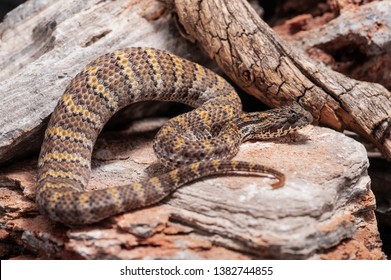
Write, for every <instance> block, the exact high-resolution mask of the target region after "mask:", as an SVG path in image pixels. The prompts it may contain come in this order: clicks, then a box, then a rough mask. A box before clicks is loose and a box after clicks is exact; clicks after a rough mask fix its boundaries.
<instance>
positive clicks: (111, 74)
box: [36, 48, 312, 225]
mask: <svg viewBox="0 0 391 280" xmlns="http://www.w3.org/2000/svg"><path fill="white" fill-rule="evenodd" d="M144 100H163V101H176V102H181V103H185V104H188V105H190V106H192V107H195V108H196V109H194V110H192V111H190V112H188V113H185V114H182V115H180V116H177V117H175V118H173V119H171V120H169V121H168V122H167V123H166V124H165V125H164V126H163V127H162V128H161V129H160V131H159V132H158V134H157V136H156V138H155V141H154V145H153V147H154V151H155V153H156V155H157V157H158V159H159V160H160V161H161V162H162V163H163V164H164V165H166V166H169V167H172V168H174V169H173V170H172V171H170V172H168V173H165V174H163V175H160V176H158V177H152V178H149V179H148V180H145V181H143V182H133V183H130V184H129V185H124V186H115V187H109V188H107V189H101V190H95V191H90V192H87V191H85V190H84V187H85V186H86V185H87V183H88V179H89V175H90V161H91V154H92V150H93V146H94V143H95V140H96V138H97V137H98V134H99V133H100V131H101V129H102V128H103V126H104V125H105V123H106V122H107V121H108V120H109V118H110V117H111V116H112V115H113V114H114V113H115V112H117V111H118V110H120V109H121V108H123V107H125V106H127V105H129V104H131V103H134V102H139V101H144ZM310 122H312V116H311V115H310V114H309V113H308V112H307V111H305V110H304V109H303V108H302V107H301V106H300V105H298V104H297V103H294V104H293V105H292V106H288V107H281V108H278V109H274V110H269V111H266V112H256V113H248V114H244V113H242V106H241V102H240V99H239V97H238V95H237V93H236V92H235V90H234V89H233V87H232V86H231V85H230V84H228V83H227V82H226V81H225V80H224V79H223V78H221V77H220V76H218V75H216V74H215V73H213V72H212V71H210V70H208V69H206V68H203V67H202V66H200V65H198V64H195V63H192V62H190V61H187V60H185V59H182V58H179V57H177V56H175V55H173V54H170V53H168V52H166V51H162V50H155V49H150V48H128V49H123V50H118V51H115V52H113V53H109V54H106V55H103V56H101V57H99V58H97V59H96V60H94V61H93V62H91V63H90V64H88V65H87V66H86V67H85V68H84V69H83V70H82V71H81V72H80V73H79V74H77V75H76V77H75V78H74V79H73V80H72V81H71V83H70V85H69V86H68V87H67V89H66V90H65V93H64V94H63V96H62V98H61V100H60V101H59V103H58V104H57V107H56V108H55V110H54V112H53V114H52V117H51V119H50V122H49V125H48V128H47V130H46V132H45V138H44V142H43V144H42V149H41V153H40V157H39V162H38V168H39V171H38V180H37V186H36V202H37V204H38V208H39V210H40V212H41V213H43V214H44V215H45V216H47V217H48V218H50V219H52V220H54V221H59V222H61V223H64V224H66V225H80V224H89V223H93V222H96V221H99V220H102V219H104V218H107V217H109V216H113V215H115V214H118V213H121V212H126V211H129V210H131V209H134V208H140V207H143V206H147V205H150V204H153V203H156V202H158V201H159V200H161V199H163V198H164V197H166V196H167V195H168V194H170V193H171V192H172V191H174V190H175V189H177V188H178V187H180V186H182V185H184V184H186V183H188V182H191V181H194V180H196V179H198V178H201V177H204V176H208V175H215V174H226V173H233V172H239V173H240V172H241V173H243V172H244V173H246V174H255V175H256V174H265V173H266V174H272V175H273V176H274V177H276V178H277V179H278V180H279V181H278V182H277V183H275V184H273V186H274V187H279V186H282V185H283V184H284V181H285V177H284V175H283V174H282V173H280V172H278V171H276V170H274V169H271V168H268V167H265V166H262V165H258V164H254V163H247V162H240V161H233V160H230V159H231V158H232V157H233V156H235V154H236V153H237V152H238V149H239V145H240V143H241V142H242V141H245V140H249V139H266V138H274V137H278V136H282V135H285V134H287V133H289V132H291V131H293V130H295V129H297V128H300V127H302V126H305V125H307V124H308V123H310Z"/></svg>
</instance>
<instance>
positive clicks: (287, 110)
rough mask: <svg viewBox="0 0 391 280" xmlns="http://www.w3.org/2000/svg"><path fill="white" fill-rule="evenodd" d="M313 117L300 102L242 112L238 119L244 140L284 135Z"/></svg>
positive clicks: (304, 124)
mask: <svg viewBox="0 0 391 280" xmlns="http://www.w3.org/2000/svg"><path fill="white" fill-rule="evenodd" d="M312 121H313V117H312V115H311V113H310V112H308V111H306V110H305V109H304V108H303V107H301V106H300V105H299V103H297V102H294V103H292V104H291V105H289V106H283V107H280V108H276V109H272V110H268V111H264V112H254V113H247V114H242V115H241V116H240V117H239V118H238V119H237V121H236V123H237V125H238V127H239V129H240V131H241V134H242V137H243V140H249V139H260V140H264V139H271V138H277V137H281V136H284V135H286V134H288V133H291V132H293V131H296V130H297V129H299V128H302V127H304V126H306V125H308V124H310V123H312Z"/></svg>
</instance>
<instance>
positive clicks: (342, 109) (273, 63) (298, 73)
mask: <svg viewBox="0 0 391 280" xmlns="http://www.w3.org/2000/svg"><path fill="white" fill-rule="evenodd" d="M162 2H165V3H166V4H167V5H168V7H169V8H171V9H173V10H174V11H175V13H176V14H177V16H178V21H179V23H180V24H179V26H180V28H181V33H182V34H184V36H185V37H186V38H188V39H190V40H192V41H193V42H198V43H199V45H200V46H201V47H202V48H203V49H204V51H205V52H206V53H207V54H208V55H209V57H210V58H212V59H214V60H215V61H216V62H217V64H218V65H219V67H220V68H221V69H222V70H223V71H224V72H225V73H226V74H227V75H228V76H229V77H230V78H231V79H232V80H234V81H235V83H236V84H237V85H239V86H240V87H242V89H244V90H245V91H246V92H248V93H250V94H252V95H254V96H256V97H257V98H259V99H260V100H262V101H263V102H264V103H266V104H268V105H270V106H272V107H276V106H279V105H281V104H283V103H287V102H289V101H290V100H300V101H301V103H302V104H304V106H305V107H307V108H308V109H309V110H310V111H311V113H312V114H313V116H314V117H315V120H316V121H317V122H319V123H322V124H324V125H327V126H329V127H332V128H334V129H337V130H340V131H341V130H344V129H350V130H352V131H355V132H357V133H359V134H361V135H363V136H364V137H365V138H367V139H369V140H370V141H371V142H373V143H374V144H375V145H376V146H377V147H378V148H379V149H380V150H381V151H382V153H383V155H384V156H385V157H386V158H388V159H391V93H390V92H389V91H388V90H386V89H385V88H384V87H383V86H381V85H379V84H374V83H372V84H371V83H367V82H361V81H356V80H352V79H349V78H347V77H346V76H344V75H342V74H340V73H337V72H334V71H332V70H330V69H328V68H327V67H325V66H324V65H321V64H317V63H314V62H313V61H310V60H309V59H308V58H306V57H305V56H304V55H302V54H301V53H300V52H299V51H296V50H292V49H291V48H290V47H289V46H288V45H287V44H286V43H285V42H283V41H282V40H281V39H280V38H279V37H278V36H276V34H275V33H274V32H273V30H271V29H270V27H269V26H268V25H267V24H266V23H265V22H263V21H262V20H261V19H260V18H259V16H258V15H257V14H256V12H255V11H254V10H253V9H252V8H251V6H250V5H249V4H248V3H247V1H245V0H238V1H227V0H203V1H191V0H183V1H182V0H180V1H179V0H178V1H175V0H162Z"/></svg>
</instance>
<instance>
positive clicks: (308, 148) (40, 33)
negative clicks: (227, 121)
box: [0, 0, 385, 259]
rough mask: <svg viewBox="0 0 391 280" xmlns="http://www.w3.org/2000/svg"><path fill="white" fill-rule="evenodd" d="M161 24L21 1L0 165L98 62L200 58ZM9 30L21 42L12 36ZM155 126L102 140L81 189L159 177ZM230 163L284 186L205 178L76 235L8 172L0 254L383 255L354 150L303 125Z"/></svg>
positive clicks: (10, 49) (147, 10) (143, 6)
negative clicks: (259, 169) (162, 53)
mask: <svg viewBox="0 0 391 280" xmlns="http://www.w3.org/2000/svg"><path fill="white" fill-rule="evenodd" d="M60 10H61V13H60V12H59V11H60ZM134 26H136V27H137V28H134ZM171 26H172V21H171V17H170V15H169V14H168V13H166V12H165V10H164V6H162V5H159V3H158V2H156V1H152V0H147V1H135V0H118V1H103V2H102V1H99V0H95V1H94V0H84V1H65V2H64V1H63V2H58V1H40V0H30V1H29V2H27V3H26V4H25V5H23V6H21V7H20V8H18V9H17V10H16V11H14V12H13V13H11V14H10V15H9V16H8V19H7V20H6V21H4V22H3V23H2V24H1V25H0V30H1V32H0V34H2V35H1V36H2V37H1V38H2V41H1V47H0V57H1V63H2V64H1V65H2V66H3V67H4V71H7V73H6V74H4V77H6V79H5V80H3V81H2V82H1V85H0V97H1V100H2V101H3V103H0V110H1V112H6V113H4V114H1V116H0V119H1V122H0V143H1V150H0V151H1V153H2V154H1V156H0V158H1V159H4V158H6V157H4V155H8V156H9V157H8V159H9V158H10V157H11V156H14V155H16V154H17V153H18V149H19V150H21V149H22V150H23V151H22V152H20V154H24V152H25V150H26V149H27V147H26V143H29V141H30V140H31V139H32V138H31V137H32V136H33V135H40V133H42V130H43V128H44V126H45V120H46V119H47V118H48V116H49V115H50V113H51V111H52V109H53V108H54V106H55V104H56V102H57V100H58V99H59V96H60V95H61V94H62V92H63V90H64V89H65V87H66V85H67V83H69V80H70V79H71V78H72V77H73V76H74V75H75V74H76V73H77V72H78V71H79V69H81V68H82V67H83V66H84V65H85V64H86V63H88V62H89V61H90V60H92V59H93V58H95V57H96V56H98V55H100V54H103V53H106V52H108V51H112V50H114V49H117V48H121V47H125V46H140V45H142V46H149V47H158V48H164V49H168V50H171V51H173V52H175V53H176V54H178V55H181V56H187V57H189V53H192V54H193V57H191V59H192V60H199V55H200V54H199V52H198V51H197V50H196V49H195V48H191V46H190V45H189V44H187V43H186V42H185V41H184V40H182V41H181V39H179V38H178V36H179V35H178V34H177V33H175V32H174V31H173V29H172V27H171ZM81 27H82V28H83V29H84V30H83V31H82V32H81V30H80V29H81ZM16 30H21V31H20V33H19V34H20V36H11V35H14V34H15V33H14V31H16ZM31 34H32V36H30V35H31ZM4 43H6V44H4ZM11 61H13V62H15V63H14V64H12V63H10V62H11ZM11 64H12V65H11ZM18 64H19V66H18ZM2 73H3V72H2ZM146 108H148V109H150V107H146ZM159 126H160V124H158V125H154V124H152V125H151V124H150V125H149V126H145V125H143V126H141V127H142V129H141V131H140V130H137V126H136V127H135V126H131V127H130V128H129V129H128V130H124V131H117V132H115V131H114V132H113V131H107V132H104V134H103V135H102V137H101V138H100V139H99V140H98V143H97V147H96V150H95V153H94V156H93V157H94V159H93V173H92V180H91V182H90V185H89V186H88V188H89V189H90V190H91V189H93V188H94V189H97V188H103V187H106V186H108V185H119V184H124V183H129V182H130V181H133V180H140V179H142V178H145V177H149V176H151V175H152V174H156V173H158V172H161V170H160V166H158V165H156V164H155V157H154V156H153V153H152V148H151V147H152V145H151V140H152V137H153V135H154V134H155V132H156V129H157V128H158V127H159ZM28 133H30V134H28ZM23 141H24V143H23ZM37 143H38V144H39V141H37ZM129 143H130V144H129ZM130 146H131V147H130ZM10 147H11V148H10ZM7 149H8V150H7ZM4 151H7V152H4ZM298 158H300V160H297V159H298ZM238 159H241V160H252V161H256V162H259V163H263V164H266V165H268V166H271V167H274V168H277V169H279V170H281V171H283V172H284V173H286V174H287V179H288V180H287V184H286V186H285V187H284V188H281V189H278V190H272V189H271V188H270V187H268V186H269V183H270V180H268V179H267V178H266V179H265V178H252V177H227V178H213V179H205V180H202V181H199V182H197V183H195V184H191V185H188V186H186V187H184V188H182V189H181V190H179V191H178V192H175V193H174V194H173V195H172V196H171V197H170V198H168V199H167V200H165V201H163V202H162V203H161V204H159V205H156V206H154V207H151V208H147V209H142V210H139V211H134V212H130V213H125V214H123V215H118V216H116V217H113V218H111V219H107V220H105V221H103V222H102V223H99V224H96V225H92V226H87V227H81V228H77V229H69V228H66V227H64V226H61V225H58V224H54V223H52V222H51V221H49V220H47V219H44V218H43V217H42V216H41V215H39V213H38V212H37V209H36V205H35V203H34V202H33V199H34V185H35V174H36V160H35V159H34V158H33V159H27V160H25V161H22V162H16V163H15V164H14V165H13V166H10V167H7V168H2V169H1V170H0V173H1V174H0V187H1V188H0V193H1V195H0V212H1V213H3V215H1V216H0V225H1V228H2V230H1V231H0V252H3V253H4V252H5V253H6V254H8V256H9V255H12V254H11V253H7V252H9V251H8V250H9V249H10V245H9V244H13V246H18V244H19V245H20V246H22V247H23V248H29V249H30V252H32V253H34V254H37V255H38V256H39V257H42V256H45V257H49V258H86V259H94V258H123V259H129V258H160V259H161V258H171V259H172V258H176V259H178V258H183V259H187V258H212V259H217V258H220V259H221V258H231V259H243V258H300V259H305V258H315V259H319V258H333V259H340V258H346V257H348V258H355V259H360V258H361V259H382V258H384V257H385V256H384V254H383V253H382V251H381V241H380V239H379V234H378V232H377V228H376V220H375V217H374V214H373V208H374V207H375V204H374V203H375V201H374V197H373V194H372V192H371V190H370V188H369V178H368V176H367V173H366V172H367V166H368V161H367V158H366V152H365V150H364V148H363V146H362V145H360V144H358V143H357V142H356V141H353V140H352V139H350V138H347V137H345V136H343V135H342V134H339V133H336V132H334V131H332V130H329V129H325V128H316V127H309V128H308V129H307V130H305V131H302V132H301V134H298V135H296V136H293V137H291V138H285V139H279V140H276V141H274V142H271V143H264V142H258V143H246V144H244V145H243V146H242V148H241V153H240V154H239V155H238ZM21 189H22V190H21ZM10 250H12V248H11V249H10Z"/></svg>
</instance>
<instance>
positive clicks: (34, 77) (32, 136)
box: [0, 0, 210, 165]
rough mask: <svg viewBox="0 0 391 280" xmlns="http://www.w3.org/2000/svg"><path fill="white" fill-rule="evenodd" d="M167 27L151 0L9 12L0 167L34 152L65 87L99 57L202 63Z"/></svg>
mask: <svg viewBox="0 0 391 280" xmlns="http://www.w3.org/2000/svg"><path fill="white" fill-rule="evenodd" d="M173 26H174V24H173V22H172V18H171V16H170V14H169V13H166V12H165V7H164V5H163V4H161V3H160V2H157V1H153V0H147V1H135V0H118V1H99V0H83V1H80V0H72V1H62V2H61V1H56V0H48V1H46V0H45V1H43V0H30V1H27V2H26V3H24V4H23V5H21V6H19V7H18V8H17V9H15V10H14V11H12V12H10V13H9V14H8V15H7V16H6V17H5V19H4V21H3V22H2V23H0V40H1V41H0V69H1V71H0V100H1V102H0V112H1V114H0V165H1V164H2V163H4V162H7V161H9V160H10V159H13V158H15V157H23V156H25V155H26V154H27V153H28V152H31V151H34V152H37V151H38V150H39V147H40V145H41V143H42V136H43V132H44V129H45V126H46V123H47V121H48V118H49V116H50V114H51V112H52V111H53V109H54V107H55V105H56V104H57V102H58V100H59V99H60V96H61V95H62V93H63V92H64V90H65V88H66V86H67V85H68V84H69V82H70V80H71V79H72V78H73V77H74V76H75V75H76V74H77V73H78V72H79V71H80V70H81V69H82V68H83V67H84V66H85V65H86V64H87V63H89V62H90V61H92V60H93V59H95V58H96V57H98V56H99V55H102V54H104V53H107V52H110V51H114V50H116V49H120V48H124V47H132V46H144V47H155V48H161V49H166V50H169V51H171V52H173V53H176V54H177V55H180V56H182V57H186V58H189V59H191V60H193V61H198V62H205V59H204V60H203V61H202V59H203V58H205V57H203V56H202V55H200V51H199V50H197V48H196V47H195V46H192V45H191V44H188V43H187V42H186V41H185V40H184V39H181V38H180V36H179V35H178V33H177V32H176V31H175V28H174V27H173ZM206 64H207V63H206ZM209 65H210V63H209ZM141 106H142V105H141ZM160 107H161V106H160ZM147 108H148V109H147V110H145V108H143V107H141V109H142V110H141V111H143V114H144V115H145V113H146V112H147V113H149V114H150V113H152V112H154V111H156V110H154V108H156V106H154V107H152V106H150V105H148V106H147ZM134 112H135V110H134V109H132V115H133V116H135V115H137V116H138V115H140V114H134Z"/></svg>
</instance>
